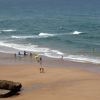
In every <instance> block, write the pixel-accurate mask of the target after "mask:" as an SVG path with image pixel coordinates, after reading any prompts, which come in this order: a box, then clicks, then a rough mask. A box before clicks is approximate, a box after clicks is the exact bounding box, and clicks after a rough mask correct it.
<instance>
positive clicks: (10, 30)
mask: <svg viewBox="0 0 100 100" xmlns="http://www.w3.org/2000/svg"><path fill="white" fill-rule="evenodd" d="M13 31H16V30H14V29H4V30H0V32H13Z"/></svg>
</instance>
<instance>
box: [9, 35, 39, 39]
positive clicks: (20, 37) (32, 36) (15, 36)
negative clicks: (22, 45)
mask: <svg viewBox="0 0 100 100" xmlns="http://www.w3.org/2000/svg"><path fill="white" fill-rule="evenodd" d="M11 38H16V39H27V38H39V36H37V35H30V36H20V35H19V36H18V35H12V36H11Z"/></svg>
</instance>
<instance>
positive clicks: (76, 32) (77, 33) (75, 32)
mask: <svg viewBox="0 0 100 100" xmlns="http://www.w3.org/2000/svg"><path fill="white" fill-rule="evenodd" d="M81 33H83V32H79V31H74V32H73V33H72V34H74V35H79V34H81Z"/></svg>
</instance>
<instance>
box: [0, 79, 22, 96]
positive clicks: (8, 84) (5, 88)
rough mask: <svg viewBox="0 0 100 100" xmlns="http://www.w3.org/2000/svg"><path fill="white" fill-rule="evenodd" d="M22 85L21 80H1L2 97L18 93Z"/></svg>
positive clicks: (0, 93) (0, 94) (0, 92)
mask: <svg viewBox="0 0 100 100" xmlns="http://www.w3.org/2000/svg"><path fill="white" fill-rule="evenodd" d="M21 87H22V85H21V83H19V82H13V81H7V80H0V89H1V90H0V97H9V96H12V95H15V94H17V93H18V92H19V91H20V89H21Z"/></svg>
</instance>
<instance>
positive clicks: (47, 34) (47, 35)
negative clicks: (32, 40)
mask: <svg viewBox="0 0 100 100" xmlns="http://www.w3.org/2000/svg"><path fill="white" fill-rule="evenodd" d="M55 35H56V34H49V33H40V34H39V36H46V37H49V36H55Z"/></svg>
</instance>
